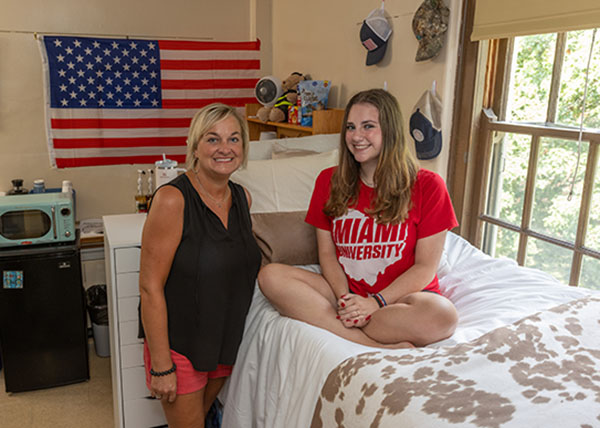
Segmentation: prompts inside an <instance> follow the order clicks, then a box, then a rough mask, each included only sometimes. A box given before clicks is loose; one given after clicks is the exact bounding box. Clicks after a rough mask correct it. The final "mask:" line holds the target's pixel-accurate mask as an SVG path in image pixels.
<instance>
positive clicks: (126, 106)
mask: <svg viewBox="0 0 600 428" xmlns="http://www.w3.org/2000/svg"><path fill="white" fill-rule="evenodd" d="M40 39H41V41H40V47H41V51H42V57H43V62H44V68H45V70H44V71H45V73H44V81H45V90H46V110H47V114H46V115H47V121H46V122H47V135H48V146H49V152H50V161H51V163H52V166H56V167H58V168H66V167H77V166H94V165H115V164H132V163H153V162H155V161H156V160H159V159H162V155H163V153H164V154H165V155H167V157H168V158H169V159H173V160H176V161H178V162H183V161H184V160H185V145H186V137H187V133H188V127H189V124H190V121H191V118H192V116H193V115H194V113H196V111H197V110H198V109H199V108H201V107H203V106H205V105H207V104H210V103H213V102H222V103H225V104H229V105H231V106H235V107H240V108H242V107H243V106H244V105H245V104H246V103H253V102H256V98H254V86H255V85H256V82H257V81H258V78H259V71H260V59H259V57H260V41H255V42H202V41H187V40H133V39H112V38H111V39H108V38H88V37H66V36H43V37H41V38H40Z"/></svg>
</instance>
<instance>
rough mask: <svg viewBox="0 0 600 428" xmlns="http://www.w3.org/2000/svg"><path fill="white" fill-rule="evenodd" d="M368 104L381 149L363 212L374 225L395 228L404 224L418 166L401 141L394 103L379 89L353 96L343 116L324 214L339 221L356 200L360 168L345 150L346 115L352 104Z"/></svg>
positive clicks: (399, 116)
mask: <svg viewBox="0 0 600 428" xmlns="http://www.w3.org/2000/svg"><path fill="white" fill-rule="evenodd" d="M363 103H365V104H371V105H372V106H374V107H375V108H377V111H378V112H379V125H380V127H381V134H382V140H383V141H382V148H381V153H380V155H379V161H378V163H377V168H376V169H375V174H374V177H373V182H374V184H375V197H374V199H373V201H371V206H370V207H369V209H368V210H367V213H368V214H371V215H373V216H374V218H375V219H376V221H377V222H378V223H384V224H398V223H401V222H403V221H404V220H406V218H407V217H408V212H409V210H410V209H411V207H412V200H411V191H412V187H413V185H414V183H415V180H416V177H417V172H418V170H419V166H418V164H417V160H416V159H415V157H414V156H413V154H412V153H411V152H410V150H409V149H408V147H407V145H406V143H405V141H404V130H403V125H402V123H403V120H402V113H401V112H400V105H399V104H398V100H396V98H395V97H394V96H393V95H391V94H390V93H388V92H386V91H384V90H382V89H370V90H367V91H362V92H359V93H357V94H356V95H354V96H353V97H352V98H351V99H350V101H349V102H348V105H347V106H346V111H345V113H344V121H343V123H342V132H341V138H340V162H339V166H338V168H337V169H336V171H335V172H334V174H333V176H332V178H331V193H330V196H329V200H328V201H327V203H326V204H325V208H324V212H325V214H327V215H328V216H331V217H339V216H341V215H343V214H345V213H346V212H348V207H350V206H352V205H354V204H355V203H356V201H357V200H358V194H359V189H360V183H359V180H360V179H359V168H360V164H359V163H358V162H357V161H356V160H355V159H354V156H352V153H350V150H349V149H348V147H347V146H346V135H345V134H346V127H347V125H348V113H349V112H350V109H351V108H352V106H354V105H355V104H363Z"/></svg>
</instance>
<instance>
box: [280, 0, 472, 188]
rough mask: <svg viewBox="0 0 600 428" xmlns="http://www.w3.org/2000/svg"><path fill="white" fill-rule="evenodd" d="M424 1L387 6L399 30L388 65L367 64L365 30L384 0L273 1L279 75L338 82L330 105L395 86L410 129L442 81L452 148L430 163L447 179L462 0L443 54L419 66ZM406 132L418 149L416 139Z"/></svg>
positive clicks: (454, 0) (454, 7) (453, 4)
mask: <svg viewBox="0 0 600 428" xmlns="http://www.w3.org/2000/svg"><path fill="white" fill-rule="evenodd" d="M421 2H422V0H403V1H386V2H385V7H386V11H387V12H388V14H389V15H390V16H391V17H392V24H393V31H394V32H393V34H392V36H391V39H390V42H388V47H387V51H386V54H385V57H384V58H383V60H382V61H381V62H380V63H379V64H377V65H372V66H368V67H367V66H366V65H365V60H366V52H367V51H366V50H365V48H364V47H363V46H362V45H361V43H360V38H359V31H360V27H361V24H362V21H363V20H364V19H365V18H366V17H367V15H368V14H369V12H370V11H371V10H373V9H375V8H377V7H380V6H381V1H380V0H327V1H321V0H305V1H303V2H301V6H300V3H299V2H298V1H294V0H276V1H273V73H274V74H275V75H276V76H281V77H282V78H283V77H285V76H287V75H288V74H289V73H291V72H294V71H300V72H303V73H308V74H310V75H311V76H312V78H314V79H330V80H332V83H333V88H332V91H331V97H330V100H329V107H344V105H345V103H346V102H347V101H348V100H349V99H350V97H351V96H352V95H353V94H354V93H355V92H358V91H360V90H363V89H369V88H374V87H383V85H384V82H387V87H388V90H389V91H390V92H391V93H392V94H394V95H395V96H396V97H397V98H398V100H399V102H400V105H401V108H402V113H403V114H404V119H405V128H407V127H408V119H409V117H410V114H411V112H412V109H413V107H414V105H415V103H416V102H417V101H418V99H419V98H420V97H421V95H422V93H423V92H424V91H425V90H426V89H428V88H430V87H431V84H432V82H433V80H436V81H437V87H438V94H439V95H440V96H441V97H442V100H443V102H444V117H443V120H442V122H443V130H442V135H443V136H444V146H443V149H442V154H441V155H440V156H438V157H437V158H436V159H434V160H432V161H426V162H422V165H423V166H424V167H425V168H429V169H432V170H434V171H436V172H438V173H440V174H441V175H442V176H444V177H445V176H446V166H447V163H448V153H449V152H448V144H447V142H448V140H449V135H450V130H451V125H452V99H453V96H454V80H455V69H456V52H457V51H458V48H457V43H458V31H459V25H458V22H459V18H460V14H461V11H460V5H461V2H460V1H459V0H446V4H447V5H448V7H449V9H450V26H449V27H450V28H449V30H448V33H447V34H446V39H445V47H444V48H443V49H442V51H441V53H440V55H438V56H437V57H436V58H434V59H433V60H430V61H425V62H421V63H417V62H415V60H414V58H415V54H416V51H417V40H416V39H415V36H414V34H413V32H412V18H413V15H414V13H415V11H416V10H417V9H418V7H419V5H420V4H421ZM406 135H407V138H409V140H408V142H409V143H410V144H411V146H412V147H414V143H413V140H412V138H410V137H409V136H408V133H407V134H406Z"/></svg>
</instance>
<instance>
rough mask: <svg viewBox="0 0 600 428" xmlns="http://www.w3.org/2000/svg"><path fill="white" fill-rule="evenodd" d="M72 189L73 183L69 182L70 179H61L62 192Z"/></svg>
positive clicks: (68, 191) (69, 191)
mask: <svg viewBox="0 0 600 428" xmlns="http://www.w3.org/2000/svg"><path fill="white" fill-rule="evenodd" d="M72 191H73V183H71V180H63V182H62V192H63V193H71V192H72Z"/></svg>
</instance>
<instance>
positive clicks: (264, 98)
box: [254, 76, 283, 107]
mask: <svg viewBox="0 0 600 428" xmlns="http://www.w3.org/2000/svg"><path fill="white" fill-rule="evenodd" d="M282 94H283V89H282V88H281V80H280V79H278V78H277V77H275V76H266V77H263V78H262V79H260V80H259V81H258V83H257V84H256V86H255V87H254V96H255V97H256V99H257V100H258V102H260V103H261V104H262V105H264V106H265V107H273V106H274V105H275V102H276V101H277V98H279V97H280V96H281V95H282Z"/></svg>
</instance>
